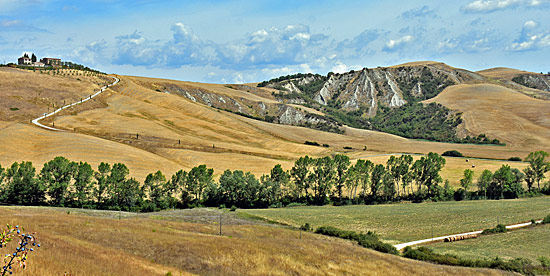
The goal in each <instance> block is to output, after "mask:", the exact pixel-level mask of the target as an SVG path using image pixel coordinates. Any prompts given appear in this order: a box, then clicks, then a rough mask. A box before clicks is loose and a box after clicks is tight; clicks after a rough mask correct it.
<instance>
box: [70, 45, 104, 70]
mask: <svg viewBox="0 0 550 276" xmlns="http://www.w3.org/2000/svg"><path fill="white" fill-rule="evenodd" d="M106 48H107V43H106V42H105V41H104V40H101V41H92V42H90V43H88V44H87V45H85V46H82V47H78V48H76V49H74V50H73V51H72V53H71V54H70V55H69V58H70V59H72V60H74V61H75V62H78V63H85V64H91V65H97V64H98V63H100V62H101V61H102V59H103V58H104V54H103V50H105V49H106Z"/></svg>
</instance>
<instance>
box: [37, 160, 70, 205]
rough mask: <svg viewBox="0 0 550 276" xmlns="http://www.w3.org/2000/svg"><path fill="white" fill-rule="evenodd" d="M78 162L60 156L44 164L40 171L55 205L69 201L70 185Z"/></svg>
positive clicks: (41, 178) (51, 200)
mask: <svg viewBox="0 0 550 276" xmlns="http://www.w3.org/2000/svg"><path fill="white" fill-rule="evenodd" d="M76 167H77V164H76V163H75V162H71V161H69V160H68V159H67V158H65V157H62V156H58V157H55V158H54V159H53V160H50V161H49V162H47V163H45V164H44V167H42V170H41V171H40V180H41V181H42V183H44V185H45V186H46V189H47V194H48V196H49V197H50V202H51V204H52V205H53V206H65V204H66V203H69V201H70V197H69V186H70V185H71V182H72V180H73V177H74V175H75V173H76Z"/></svg>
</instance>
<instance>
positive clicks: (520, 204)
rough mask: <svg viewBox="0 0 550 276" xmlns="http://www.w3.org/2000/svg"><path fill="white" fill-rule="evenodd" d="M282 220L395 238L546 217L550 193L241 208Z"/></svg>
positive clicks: (394, 241) (393, 241)
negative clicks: (275, 207) (372, 203)
mask: <svg viewBox="0 0 550 276" xmlns="http://www.w3.org/2000/svg"><path fill="white" fill-rule="evenodd" d="M237 212H240V213H243V214H247V215H253V216H257V217H260V218H263V219H266V220H270V221H276V222H279V223H283V224H287V225H292V226H301V225H303V224H305V223H309V224H310V225H312V227H313V228H317V227H319V226H325V225H326V226H334V227H338V228H341V229H346V230H352V231H356V232H366V231H375V232H376V233H378V234H379V235H380V238H381V239H382V240H385V241H386V242H389V243H391V244H398V243H403V242H408V241H414V240H420V239H426V238H430V237H432V230H433V235H434V236H442V235H449V234H455V233H462V232H468V231H474V230H480V229H485V228H492V227H494V226H495V225H496V224H497V223H499V222H500V223H503V224H513V223H518V222H526V221H529V220H531V219H532V218H535V219H542V218H543V217H545V216H547V215H548V214H550V197H549V196H544V197H535V198H522V199H513V200H476V201H458V202H457V201H449V202H430V203H427V202H426V203H398V204H381V205H350V206H338V207H335V206H318V207H317V206H307V207H291V208H280V209H253V210H238V211H237Z"/></svg>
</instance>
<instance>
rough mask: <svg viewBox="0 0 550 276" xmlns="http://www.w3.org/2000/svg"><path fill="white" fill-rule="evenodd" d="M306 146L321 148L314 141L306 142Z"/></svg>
mask: <svg viewBox="0 0 550 276" xmlns="http://www.w3.org/2000/svg"><path fill="white" fill-rule="evenodd" d="M304 144H306V145H308V146H317V147H318V146H320V145H319V143H317V142H314V141H305V142H304Z"/></svg>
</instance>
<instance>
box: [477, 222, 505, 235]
mask: <svg viewBox="0 0 550 276" xmlns="http://www.w3.org/2000/svg"><path fill="white" fill-rule="evenodd" d="M506 231H508V229H506V225H504V224H498V225H497V226H496V227H495V228H489V229H485V230H483V232H481V234H482V235H491V234H497V233H506Z"/></svg>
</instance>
